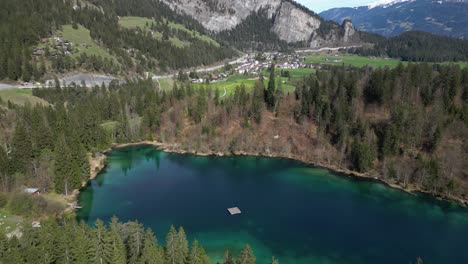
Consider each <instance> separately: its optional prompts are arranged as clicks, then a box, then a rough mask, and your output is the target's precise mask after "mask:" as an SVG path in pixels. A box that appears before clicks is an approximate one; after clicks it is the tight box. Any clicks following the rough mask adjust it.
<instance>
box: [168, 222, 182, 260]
mask: <svg viewBox="0 0 468 264" xmlns="http://www.w3.org/2000/svg"><path fill="white" fill-rule="evenodd" d="M177 240H178V235H177V231H176V229H175V227H174V226H173V225H171V228H170V229H169V233H167V236H166V262H167V263H168V264H179V262H177V254H178V248H177V246H178V241H177Z"/></svg>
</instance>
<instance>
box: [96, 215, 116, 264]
mask: <svg viewBox="0 0 468 264" xmlns="http://www.w3.org/2000/svg"><path fill="white" fill-rule="evenodd" d="M93 233H94V236H93V255H92V261H93V262H94V263H99V264H103V263H110V260H111V257H112V252H113V251H112V241H111V237H110V236H109V232H108V231H107V229H106V227H105V226H104V223H103V222H102V221H101V220H97V221H96V229H94V230H93Z"/></svg>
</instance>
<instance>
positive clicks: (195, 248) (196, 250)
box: [188, 240, 211, 264]
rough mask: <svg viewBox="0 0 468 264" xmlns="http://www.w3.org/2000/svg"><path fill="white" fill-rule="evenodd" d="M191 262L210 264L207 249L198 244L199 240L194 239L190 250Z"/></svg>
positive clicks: (192, 263) (194, 263)
mask: <svg viewBox="0 0 468 264" xmlns="http://www.w3.org/2000/svg"><path fill="white" fill-rule="evenodd" d="M188 262H189V263H191V264H209V263H211V262H210V258H209V257H208V256H207V255H206V253H205V250H204V249H203V248H202V247H200V246H199V245H198V241H197V240H195V241H193V244H192V248H191V250H190V257H189V261H188Z"/></svg>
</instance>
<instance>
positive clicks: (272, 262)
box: [270, 257, 279, 264]
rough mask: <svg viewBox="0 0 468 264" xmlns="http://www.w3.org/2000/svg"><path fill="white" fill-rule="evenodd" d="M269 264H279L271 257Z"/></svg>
mask: <svg viewBox="0 0 468 264" xmlns="http://www.w3.org/2000/svg"><path fill="white" fill-rule="evenodd" d="M270 264H279V261H278V260H277V259H276V258H275V257H272V258H271V262H270Z"/></svg>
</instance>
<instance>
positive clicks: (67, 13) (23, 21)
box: [0, 0, 236, 81]
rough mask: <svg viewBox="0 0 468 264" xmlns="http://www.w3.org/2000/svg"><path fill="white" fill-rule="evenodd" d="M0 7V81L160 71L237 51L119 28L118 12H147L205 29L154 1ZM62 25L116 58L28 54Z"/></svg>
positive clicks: (25, 0)
mask: <svg viewBox="0 0 468 264" xmlns="http://www.w3.org/2000/svg"><path fill="white" fill-rule="evenodd" d="M0 5H1V6H2V10H1V11H0V16H1V18H0V80H2V79H5V78H8V79H10V80H18V79H21V80H24V81H29V80H32V79H34V80H38V79H39V78H42V76H43V75H44V74H45V73H46V72H48V71H54V72H58V73H62V72H64V71H70V70H74V69H85V70H90V71H102V72H106V73H112V74H125V73H127V72H138V73H140V74H142V73H143V72H144V71H145V70H147V71H161V70H163V71H165V70H167V69H179V68H187V67H193V66H198V65H207V64H212V63H214V62H217V61H220V60H223V59H225V58H231V57H233V56H235V55H236V52H235V51H234V50H233V49H231V48H229V47H226V46H216V45H213V44H212V43H209V42H205V41H202V40H199V39H197V38H191V39H190V38H188V37H186V38H185V39H186V40H189V41H190V44H191V45H188V46H185V47H177V46H175V45H174V44H173V43H171V42H170V40H169V39H162V40H157V39H155V38H153V37H152V36H150V35H149V32H147V34H140V32H137V31H134V30H127V29H124V28H121V27H120V26H119V24H118V16H119V15H133V16H146V17H149V18H153V17H156V19H157V20H158V21H166V22H167V21H173V20H174V21H175V22H178V23H181V24H183V25H185V26H186V27H187V28H189V29H193V30H200V31H199V32H201V33H204V30H203V29H202V26H201V25H200V24H198V23H196V22H195V21H194V20H193V19H191V18H189V17H188V16H184V15H178V14H176V13H175V12H173V11H172V10H171V9H170V8H169V7H168V6H167V5H165V4H163V3H162V2H159V1H143V2H142V1H112V2H111V1H92V2H90V3H82V2H80V1H78V2H77V4H76V5H74V2H73V1H59V0H46V2H42V3H41V4H39V3H38V2H37V1H33V0H20V1H13V0H0ZM126 8H128V10H127V9H126ZM66 24H72V25H73V27H74V28H77V27H78V25H82V26H84V27H86V28H87V29H89V30H90V34H91V37H92V39H93V40H94V41H95V42H96V43H97V44H98V45H100V46H101V47H103V48H105V49H106V50H108V52H109V53H110V54H111V55H112V56H113V57H115V58H116V60H117V61H114V60H109V59H104V58H101V57H98V56H94V55H88V56H84V57H83V56H80V57H79V58H72V57H71V56H70V54H68V53H65V51H62V52H58V53H55V54H47V53H48V52H47V51H46V52H45V53H46V54H43V55H40V56H37V55H34V56H33V52H34V48H35V47H36V46H37V45H38V44H39V40H40V39H45V38H49V37H51V36H52V35H53V34H54V33H55V32H56V31H57V30H61V28H62V26H63V25H66ZM179 33H180V32H173V33H172V34H179ZM184 36H185V35H184ZM74 44H75V45H79V44H80V43H74ZM130 51H131V52H130ZM129 53H130V54H129ZM49 64H50V65H51V66H50V67H49V66H48V65H49Z"/></svg>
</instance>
